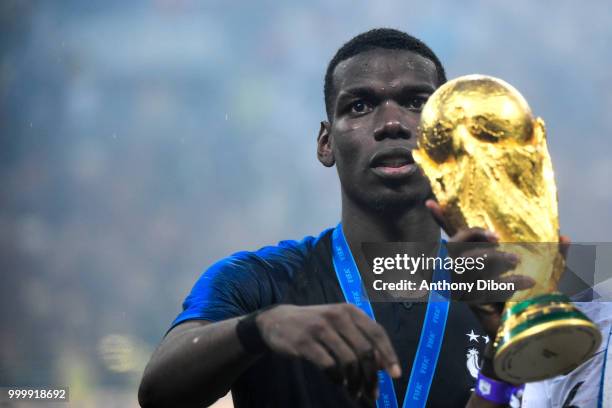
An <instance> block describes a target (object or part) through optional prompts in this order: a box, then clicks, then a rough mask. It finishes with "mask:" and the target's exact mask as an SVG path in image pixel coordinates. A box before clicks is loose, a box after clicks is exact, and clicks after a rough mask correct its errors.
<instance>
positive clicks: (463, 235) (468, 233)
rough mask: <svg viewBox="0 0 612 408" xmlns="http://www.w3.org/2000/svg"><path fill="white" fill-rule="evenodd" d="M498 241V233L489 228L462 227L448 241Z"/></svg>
mask: <svg viewBox="0 0 612 408" xmlns="http://www.w3.org/2000/svg"><path fill="white" fill-rule="evenodd" d="M498 241H499V235H497V233H495V232H494V231H491V230H486V229H483V228H478V227H474V228H463V229H461V230H459V231H457V233H456V234H455V235H453V236H452V239H451V241H450V242H452V243H466V242H491V243H497V242H498Z"/></svg>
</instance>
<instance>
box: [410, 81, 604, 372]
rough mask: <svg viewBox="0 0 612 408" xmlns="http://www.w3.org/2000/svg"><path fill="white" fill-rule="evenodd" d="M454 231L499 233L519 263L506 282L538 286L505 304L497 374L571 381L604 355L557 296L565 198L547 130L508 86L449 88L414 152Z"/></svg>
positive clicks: (503, 247) (436, 100) (429, 111)
mask: <svg viewBox="0 0 612 408" xmlns="http://www.w3.org/2000/svg"><path fill="white" fill-rule="evenodd" d="M413 155H414V159H415V161H416V162H417V163H418V164H419V166H420V167H421V169H422V170H423V172H424V174H425V175H426V177H427V178H428V179H429V181H430V183H431V187H432V190H433V192H434V194H435V196H436V198H437V200H438V202H439V203H440V205H441V206H442V207H443V208H444V210H445V214H446V216H447V218H448V222H450V224H451V225H453V226H454V227H455V228H465V227H481V228H486V229H489V230H492V231H495V232H496V233H497V234H498V235H499V237H500V239H499V242H500V244H499V250H500V251H506V252H512V253H515V254H517V255H518V256H519V257H520V263H519V264H518V266H517V267H516V268H515V269H514V270H512V271H510V272H506V273H507V274H521V275H526V276H529V277H531V278H533V279H534V281H535V282H536V284H535V286H533V287H532V288H530V289H527V290H522V291H517V292H515V293H514V295H513V296H512V297H511V298H510V299H509V300H508V302H507V303H506V306H505V309H504V312H503V315H502V323H501V325H500V328H499V331H498V333H497V336H496V338H495V342H494V344H493V345H494V347H495V356H494V363H493V365H494V368H495V372H496V374H497V375H498V376H499V377H500V378H501V379H503V380H505V381H507V382H511V383H515V384H518V383H525V382H531V381H539V380H542V379H545V378H550V377H554V376H556V375H559V374H564V373H568V372H569V371H571V370H573V369H574V368H576V367H577V366H578V365H580V364H581V363H582V362H584V361H586V360H587V359H588V358H589V357H590V356H591V355H592V354H593V353H594V352H595V351H596V350H597V348H598V347H599V345H600V343H601V333H600V332H599V329H598V327H597V326H596V325H595V324H594V323H593V322H591V321H590V320H589V319H588V318H587V317H586V316H585V315H584V314H583V313H581V312H580V311H579V310H578V309H577V308H576V307H575V306H574V305H573V304H572V303H571V302H570V300H569V298H568V297H567V296H565V295H563V294H561V293H559V292H558V291H557V283H558V281H559V279H560V277H561V274H562V272H563V269H564V268H565V261H564V259H563V256H562V255H561V254H560V253H559V247H558V243H559V221H558V213H557V188H556V185H555V180H554V174H553V168H552V163H551V160H550V155H549V153H548V148H547V146H546V130H545V127H544V122H543V121H542V119H540V118H534V117H533V116H532V114H531V110H530V108H529V106H528V105H527V101H525V99H524V98H523V96H522V95H521V94H520V93H519V92H518V91H517V90H516V89H514V88H513V87H512V86H511V85H509V84H508V83H506V82H504V81H502V80H500V79H497V78H493V77H489V76H483V75H468V76H463V77H460V78H456V79H454V80H452V81H449V82H447V83H446V84H444V85H443V86H441V87H440V88H439V89H438V90H437V91H436V92H435V93H434V94H433V95H432V96H431V97H430V98H429V100H428V101H427V104H426V105H425V107H424V108H423V112H422V115H421V124H420V127H419V136H418V149H416V150H415V151H414V152H413Z"/></svg>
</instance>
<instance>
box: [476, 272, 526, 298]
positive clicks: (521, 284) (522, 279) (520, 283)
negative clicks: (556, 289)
mask: <svg viewBox="0 0 612 408" xmlns="http://www.w3.org/2000/svg"><path fill="white" fill-rule="evenodd" d="M495 283H497V284H507V287H510V288H512V289H506V290H501V289H497V290H490V291H478V293H475V294H474V295H473V296H472V297H471V298H468V299H467V300H468V301H469V302H474V301H476V302H487V303H491V302H492V303H497V302H506V301H507V300H508V299H510V298H511V297H512V296H514V294H515V293H516V292H517V291H519V290H525V289H529V288H531V287H533V286H534V285H535V281H534V280H533V279H532V278H530V277H529V276H525V275H509V276H503V277H500V278H498V279H495Z"/></svg>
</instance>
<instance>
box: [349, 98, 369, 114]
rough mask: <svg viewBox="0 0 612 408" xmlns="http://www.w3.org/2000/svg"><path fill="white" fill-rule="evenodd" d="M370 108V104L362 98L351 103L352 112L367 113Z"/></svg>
mask: <svg viewBox="0 0 612 408" xmlns="http://www.w3.org/2000/svg"><path fill="white" fill-rule="evenodd" d="M369 110H370V105H369V104H368V103H367V102H364V101H362V100H358V101H355V102H353V103H352V104H351V112H352V113H365V112H368V111H369Z"/></svg>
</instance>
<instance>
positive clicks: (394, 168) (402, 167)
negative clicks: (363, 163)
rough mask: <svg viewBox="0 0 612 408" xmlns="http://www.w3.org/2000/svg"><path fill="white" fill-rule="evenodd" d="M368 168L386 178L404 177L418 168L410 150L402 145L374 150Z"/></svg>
mask: <svg viewBox="0 0 612 408" xmlns="http://www.w3.org/2000/svg"><path fill="white" fill-rule="evenodd" d="M370 168H371V169H372V172H373V173H374V174H376V175H377V176H379V177H382V178H386V179H401V178H406V177H409V176H411V175H412V174H414V173H415V172H416V171H417V170H418V167H417V165H416V164H415V163H414V159H413V158H412V151H411V150H410V149H407V148H404V147H394V148H389V149H384V150H380V151H378V152H376V153H375V154H374V155H373V156H372V158H371V159H370Z"/></svg>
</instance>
